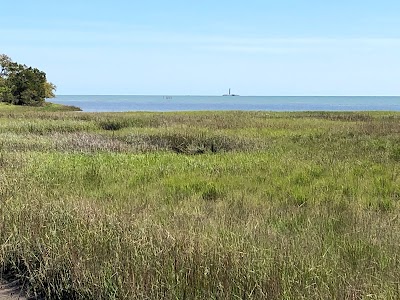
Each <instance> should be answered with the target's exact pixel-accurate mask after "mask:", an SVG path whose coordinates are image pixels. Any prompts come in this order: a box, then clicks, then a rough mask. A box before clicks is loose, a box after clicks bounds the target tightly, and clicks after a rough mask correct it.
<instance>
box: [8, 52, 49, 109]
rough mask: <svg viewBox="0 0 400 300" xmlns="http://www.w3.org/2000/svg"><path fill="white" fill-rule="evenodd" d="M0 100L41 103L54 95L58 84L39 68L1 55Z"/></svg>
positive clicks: (20, 103) (14, 102) (21, 103)
mask: <svg viewBox="0 0 400 300" xmlns="http://www.w3.org/2000/svg"><path fill="white" fill-rule="evenodd" d="M0 67H1V68H0V101H2V102H8V103H12V104H16V105H41V104H42V103H44V101H45V99H46V98H52V97H54V90H55V89H56V86H55V85H54V84H52V83H51V82H48V81H47V79H46V73H44V72H43V71H40V70H39V69H37V68H32V67H28V66H26V65H21V64H18V63H16V62H13V61H12V60H11V59H10V58H9V57H8V56H7V55H4V54H2V55H0Z"/></svg>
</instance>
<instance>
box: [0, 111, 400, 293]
mask: <svg viewBox="0 0 400 300" xmlns="http://www.w3.org/2000/svg"><path fill="white" fill-rule="evenodd" d="M0 180H1V181H0V182H1V186H0V245H1V248H0V273H1V274H2V276H3V277H8V278H10V277H14V278H15V277H17V278H20V279H21V281H22V282H23V283H24V284H25V287H26V288H27V289H28V292H29V293H30V294H31V295H40V296H44V297H45V298H48V299H400V220H399V213H400V114H399V113H390V112H379V113H378V112H375V113H355V112H354V113H344V112H343V113H342V112H341V113H324V112H312V113H311V112H303V113H271V112H191V113H101V114H100V113H99V114H95V113H93V114H88V113H82V112H46V111H29V110H24V111H19V110H15V109H14V110H9V109H3V108H0Z"/></svg>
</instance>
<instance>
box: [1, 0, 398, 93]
mask: <svg viewBox="0 0 400 300" xmlns="http://www.w3.org/2000/svg"><path fill="white" fill-rule="evenodd" d="M1 2H2V3H1V4H0V12H1V14H0V53H4V54H7V55H8V56H10V57H11V58H12V59H13V60H14V61H17V62H19V63H25V64H27V65H30V66H34V67H37V68H39V69H41V70H43V71H45V72H46V73H47V77H48V80H50V81H51V82H53V83H55V84H56V85H57V86H58V90H57V94H151V95H152V94H158V95H164V94H174V95H220V94H223V93H226V92H227V90H228V88H232V91H233V92H235V93H238V94H241V95H400V1H399V0H393V1H390V0H380V1H378V0H347V1H346V0H335V1H334V0H331V1H324V0H281V1H278V0H273V1H270V0H247V1H244V0H241V1H236V0H230V1H228V0H202V1H199V0H197V1H192V0H168V1H167V0H141V1H136V0H131V1H128V0H126V1H125V0H113V1H111V0H110V1H104V0H96V1H91V0H68V1H64V0H59V1H57V0H34V1H33V0H18V1H1Z"/></svg>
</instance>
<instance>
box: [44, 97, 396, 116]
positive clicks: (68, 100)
mask: <svg viewBox="0 0 400 300" xmlns="http://www.w3.org/2000/svg"><path fill="white" fill-rule="evenodd" d="M50 101H51V102H54V103H60V104H65V105H74V106H78V107H80V108H81V109H82V110H83V111H85V112H126V111H156V112H167V111H203V110H248V111H258V110H262V111H400V96H399V97H398V96H370V97H366V96H346V97H341V96H171V95H164V96H163V95H157V96H149V95H144V96H140V95H60V96H57V97H56V98H54V99H50Z"/></svg>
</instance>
